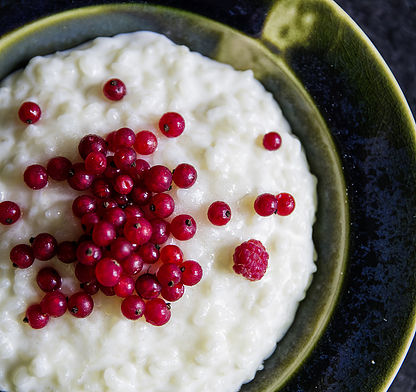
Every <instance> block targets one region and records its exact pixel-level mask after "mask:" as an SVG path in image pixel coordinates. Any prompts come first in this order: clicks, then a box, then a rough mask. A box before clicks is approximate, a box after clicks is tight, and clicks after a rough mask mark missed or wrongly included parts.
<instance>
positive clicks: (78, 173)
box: [68, 162, 95, 191]
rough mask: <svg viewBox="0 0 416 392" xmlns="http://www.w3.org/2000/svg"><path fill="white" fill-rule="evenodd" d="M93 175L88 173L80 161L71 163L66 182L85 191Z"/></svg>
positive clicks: (91, 181) (92, 179) (78, 189)
mask: <svg viewBox="0 0 416 392" xmlns="http://www.w3.org/2000/svg"><path fill="white" fill-rule="evenodd" d="M94 179H95V176H94V175H93V174H91V173H88V172H87V170H86V169H85V165H84V164H83V163H81V162H79V163H75V164H73V165H72V167H71V169H70V170H69V177H68V184H69V186H70V187H71V188H72V189H75V190H77V191H85V190H87V189H88V188H90V187H91V185H92V183H93V181H94Z"/></svg>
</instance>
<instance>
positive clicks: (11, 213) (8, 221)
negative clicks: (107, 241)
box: [0, 201, 21, 225]
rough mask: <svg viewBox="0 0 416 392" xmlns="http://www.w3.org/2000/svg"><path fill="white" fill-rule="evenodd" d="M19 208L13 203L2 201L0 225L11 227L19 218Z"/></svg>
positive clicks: (0, 205)
mask: <svg viewBox="0 0 416 392" xmlns="http://www.w3.org/2000/svg"><path fill="white" fill-rule="evenodd" d="M20 215H21V213H20V207H19V206H18V205H17V204H16V203H15V202H13V201H3V202H1V203H0V223H1V224H2V225H12V224H13V223H15V222H16V221H17V220H18V219H19V218H20Z"/></svg>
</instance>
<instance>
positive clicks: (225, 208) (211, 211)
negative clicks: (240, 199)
mask: <svg viewBox="0 0 416 392" xmlns="http://www.w3.org/2000/svg"><path fill="white" fill-rule="evenodd" d="M207 215H208V219H209V221H210V222H211V223H212V224H213V225H215V226H224V225H226V224H227V223H228V222H229V221H230V219H231V208H230V206H229V205H228V204H227V203H224V202H223V201H215V202H214V203H212V204H211V205H210V206H209V208H208V214H207Z"/></svg>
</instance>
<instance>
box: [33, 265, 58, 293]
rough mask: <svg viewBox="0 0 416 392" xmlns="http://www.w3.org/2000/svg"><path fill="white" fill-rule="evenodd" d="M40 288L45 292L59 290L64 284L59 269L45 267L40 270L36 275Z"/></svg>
mask: <svg viewBox="0 0 416 392" xmlns="http://www.w3.org/2000/svg"><path fill="white" fill-rule="evenodd" d="M36 282H37V284H38V286H39V288H40V289H41V290H42V291H44V292H46V293H47V292H49V291H54V290H58V289H59V288H60V287H61V285H62V278H61V275H59V273H58V271H57V270H56V269H54V268H52V267H45V268H42V269H41V270H39V272H38V274H37V276H36Z"/></svg>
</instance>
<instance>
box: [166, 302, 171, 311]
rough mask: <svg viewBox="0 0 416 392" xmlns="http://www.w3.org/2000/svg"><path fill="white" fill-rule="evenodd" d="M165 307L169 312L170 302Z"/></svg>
mask: <svg viewBox="0 0 416 392" xmlns="http://www.w3.org/2000/svg"><path fill="white" fill-rule="evenodd" d="M166 307H167V308H168V309H169V310H170V308H171V305H170V302H168V303H167V304H166Z"/></svg>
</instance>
